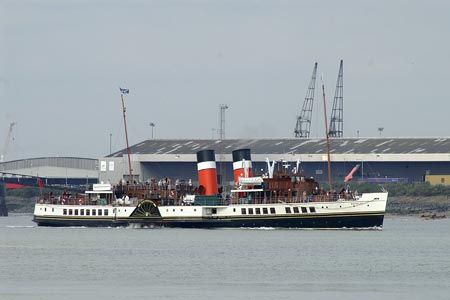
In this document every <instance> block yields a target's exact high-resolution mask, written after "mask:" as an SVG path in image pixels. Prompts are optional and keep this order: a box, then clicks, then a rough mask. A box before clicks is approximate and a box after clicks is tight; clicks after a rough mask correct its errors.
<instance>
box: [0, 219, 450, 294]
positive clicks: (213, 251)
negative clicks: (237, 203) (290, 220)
mask: <svg viewBox="0 0 450 300" xmlns="http://www.w3.org/2000/svg"><path fill="white" fill-rule="evenodd" d="M31 217H32V216H30V215H26V216H24V215H12V216H9V217H7V218H0V268H1V269H0V299H46V300H48V299H61V298H63V299H64V300H69V299H208V300H210V299H305V298H306V297H307V299H346V300H348V299H358V300H360V299H364V300H368V299H377V300H378V299H408V300H411V299H425V298H428V299H449V297H450V296H449V295H450V233H449V232H450V219H443V220H434V221H425V220H421V219H419V218H417V217H406V218H405V217H401V218H400V217H388V218H386V220H385V228H384V229H383V230H382V231H381V230H378V231H377V230H375V231H350V230H347V231H344V230H330V231H323V230H271V229H232V230H231V229H229V230H227V229H216V230H205V229H202V230H200V229H198V230H196V229H132V228H45V227H43V228H41V227H39V228H38V227H36V226H35V225H34V223H32V222H31Z"/></svg>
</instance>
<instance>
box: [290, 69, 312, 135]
mask: <svg viewBox="0 0 450 300" xmlns="http://www.w3.org/2000/svg"><path fill="white" fill-rule="evenodd" d="M316 74H317V63H315V64H314V70H313V74H312V76H311V81H310V82H309V86H308V91H307V92H306V97H305V101H304V102H303V107H302V111H301V112H300V116H298V117H297V124H296V126H295V129H294V134H295V137H309V133H310V128H311V116H312V109H313V104H314V91H315V89H316Z"/></svg>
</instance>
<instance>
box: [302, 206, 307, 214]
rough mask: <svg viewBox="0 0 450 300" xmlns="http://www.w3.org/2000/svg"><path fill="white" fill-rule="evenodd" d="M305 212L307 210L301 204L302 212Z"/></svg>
mask: <svg viewBox="0 0 450 300" xmlns="http://www.w3.org/2000/svg"><path fill="white" fill-rule="evenodd" d="M307 212H308V211H307V210H306V207H303V206H302V213H304V214H305V213H307Z"/></svg>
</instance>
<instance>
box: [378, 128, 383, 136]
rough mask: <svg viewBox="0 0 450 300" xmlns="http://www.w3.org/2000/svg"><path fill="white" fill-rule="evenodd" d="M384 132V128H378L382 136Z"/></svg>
mask: <svg viewBox="0 0 450 300" xmlns="http://www.w3.org/2000/svg"><path fill="white" fill-rule="evenodd" d="M383 130H384V127H378V131H379V132H380V136H381V133H382V132H383Z"/></svg>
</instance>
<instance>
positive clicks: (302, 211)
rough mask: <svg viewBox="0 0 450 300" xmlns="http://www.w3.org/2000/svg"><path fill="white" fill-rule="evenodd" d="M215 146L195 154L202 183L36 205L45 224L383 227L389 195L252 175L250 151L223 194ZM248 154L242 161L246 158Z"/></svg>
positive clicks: (238, 156)
mask: <svg viewBox="0 0 450 300" xmlns="http://www.w3.org/2000/svg"><path fill="white" fill-rule="evenodd" d="M214 157H215V154H214V151H213V150H202V151H199V152H198V153H197V161H198V163H197V167H198V176H199V186H198V187H197V188H193V187H192V185H190V184H185V183H183V184H180V183H175V184H172V182H171V181H170V180H167V179H165V180H162V181H158V182H156V180H152V181H150V182H148V183H145V184H144V183H143V184H126V183H121V184H118V185H114V186H113V185H111V184H94V185H93V189H92V190H90V191H86V193H85V194H84V195H75V196H71V195H67V194H65V195H62V196H59V197H43V198H42V199H40V200H39V201H38V202H37V203H36V205H35V210H34V219H33V221H34V222H36V223H37V224H38V225H40V226H129V225H132V226H135V225H137V226H138V227H184V228H233V227H234V228H236V227H237V228H240V227H273V228H322V229H332V228H360V229H361V228H381V227H382V226H383V219H384V214H385V209H386V202H387V197H388V193H387V192H380V193H363V194H361V195H358V194H357V193H354V192H351V191H342V192H341V193H339V194H337V193H326V192H325V191H324V189H321V188H320V187H319V184H318V183H317V182H316V181H315V180H314V179H313V178H308V177H306V176H305V175H304V174H302V173H300V172H297V170H295V169H294V171H295V172H274V171H273V169H274V163H272V165H271V166H270V164H268V169H269V171H268V172H267V173H266V174H261V175H260V176H252V169H251V158H250V150H249V149H240V150H236V151H233V161H234V162H233V168H234V180H235V187H234V189H233V190H231V192H230V193H228V194H226V195H225V196H222V195H223V194H221V193H219V190H218V187H217V182H216V178H217V174H216V168H215V165H216V164H215V159H214ZM243 157H245V158H244V159H242V158H243Z"/></svg>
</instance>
